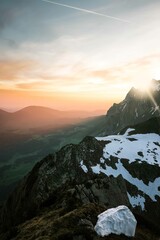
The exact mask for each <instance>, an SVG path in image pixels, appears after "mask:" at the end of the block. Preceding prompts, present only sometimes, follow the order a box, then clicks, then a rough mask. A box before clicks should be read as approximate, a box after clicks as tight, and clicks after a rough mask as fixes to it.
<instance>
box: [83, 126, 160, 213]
mask: <svg viewBox="0 0 160 240" xmlns="http://www.w3.org/2000/svg"><path fill="white" fill-rule="evenodd" d="M134 130H135V129H131V128H129V129H127V130H126V132H125V134H123V135H112V136H106V137H97V138H96V139H97V140H98V141H100V142H102V141H103V142H104V143H105V146H104V148H103V155H102V157H101V158H100V159H99V161H98V162H97V163H96V164H92V165H90V166H89V167H88V168H87V166H86V165H85V164H84V162H83V161H81V168H82V169H83V171H84V172H85V173H87V172H88V171H89V169H91V170H92V172H93V173H95V174H100V173H103V174H105V175H107V176H114V177H117V176H119V175H122V177H123V178H124V179H125V180H126V181H127V182H129V183H130V184H132V185H133V186H135V187H136V189H137V194H134V195H132V196H131V195H130V194H129V193H128V198H129V201H130V203H131V205H132V206H133V207H135V206H140V207H141V209H142V210H145V201H146V199H145V196H148V197H149V198H150V199H151V200H152V201H157V197H160V135H158V134H155V133H148V134H133V135H132V134H131V133H132V131H134ZM129 134H130V135H129ZM131 166H132V167H131ZM143 166H144V167H143ZM146 166H147V168H146ZM152 167H153V168H155V169H156V171H157V172H158V173H159V174H157V177H156V176H155V177H154V178H150V176H149V175H150V174H149V172H148V173H147V172H145V171H147V170H148V171H149V168H150V171H152V170H151V168H152ZM138 168H139V171H140V172H139V173H138V171H137V169H138ZM143 168H144V169H143ZM143 171H144V172H143ZM147 174H148V177H146V178H145V177H142V176H144V175H147ZM138 176H139V177H138Z"/></svg>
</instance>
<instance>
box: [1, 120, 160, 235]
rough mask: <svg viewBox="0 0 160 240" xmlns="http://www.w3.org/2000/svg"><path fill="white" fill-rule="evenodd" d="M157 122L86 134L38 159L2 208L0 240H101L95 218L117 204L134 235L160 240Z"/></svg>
mask: <svg viewBox="0 0 160 240" xmlns="http://www.w3.org/2000/svg"><path fill="white" fill-rule="evenodd" d="M159 121H160V118H153V119H151V120H149V121H146V122H144V123H143V124H142V125H141V124H138V125H134V126H129V127H128V128H125V129H124V130H122V132H121V133H120V134H119V135H111V136H106V137H97V138H94V137H85V138H84V139H83V140H82V141H81V142H80V143H79V144H78V145H74V144H69V145H66V146H65V147H63V148H62V149H60V150H59V151H58V152H56V153H54V154H52V155H48V156H47V157H46V158H44V159H43V160H42V161H40V162H39V163H37V164H36V165H35V167H34V168H33V170H32V171H31V172H30V173H29V174H28V175H27V176H26V177H25V178H24V179H23V180H22V181H21V182H20V183H19V185H18V186H17V188H16V189H15V190H14V192H13V193H12V194H11V195H10V197H9V198H8V200H7V201H6V203H5V205H4V206H3V208H2V209H1V235H0V239H4V240H5V239H14V240H18V239H39V240H40V239H55V240H56V239H57V240H59V239H71V240H72V239H73V240H76V239H82V240H85V239H100V237H99V236H97V235H96V232H95V231H94V226H95V224H96V221H97V216H98V215H99V214H100V213H101V212H102V211H105V210H107V209H109V208H113V207H117V206H119V205H125V206H127V207H129V208H130V209H131V211H132V212H133V214H134V215H135V217H136V220H137V222H138V225H137V230H136V234H135V237H134V239H148V240H149V239H159V236H160V231H159V230H160V229H159V222H160V135H159V134H160V130H159V128H155V127H154V126H155V124H156V123H157V122H159ZM142 126H143V127H142ZM145 126H146V127H145ZM147 127H148V128H149V131H147V130H146V131H145V132H144V129H147ZM106 239H126V237H125V236H121V235H120V236H112V235H110V236H108V237H107V238H106ZM127 239H128V238H127Z"/></svg>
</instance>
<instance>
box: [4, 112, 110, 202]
mask: <svg viewBox="0 0 160 240" xmlns="http://www.w3.org/2000/svg"><path fill="white" fill-rule="evenodd" d="M104 121H105V116H100V117H96V118H91V119H88V120H87V121H84V122H82V123H81V124H77V125H72V126H70V127H66V128H64V129H61V130H57V131H55V130H48V133H45V132H43V131H42V130H39V131H36V132H35V131H33V132H32V133H31V132H29V133H26V134H24V133H22V132H19V133H17V132H16V133H15V132H11V133H8V132H7V133H6V135H5V134H4V135H5V136H3V138H6V143H8V145H7V146H6V144H5V146H3V145H2V144H1V146H3V148H2V150H1V151H0V176H1V178H0V192H1V194H0V201H3V200H4V199H5V198H6V196H7V195H8V192H10V190H11V189H13V187H14V186H15V184H16V183H17V181H18V180H20V179H21V178H22V177H23V176H24V175H25V174H27V172H29V171H30V170H31V169H32V167H33V166H34V165H35V163H36V162H37V161H39V160H41V159H42V158H43V157H45V156H46V155H48V154H49V153H53V152H55V151H57V150H58V149H60V148H61V147H63V146H65V145H66V144H68V143H78V142H80V141H81V140H82V139H83V138H84V137H85V136H86V135H91V136H96V135H97V134H98V132H96V129H99V128H98V127H97V126H101V125H103V124H104ZM7 139H8V140H7ZM1 141H2V139H1ZM9 141H10V144H9ZM2 142H3V141H2ZM7 190H8V191H7Z"/></svg>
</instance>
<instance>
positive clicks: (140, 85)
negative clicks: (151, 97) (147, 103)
mask: <svg viewBox="0 0 160 240" xmlns="http://www.w3.org/2000/svg"><path fill="white" fill-rule="evenodd" d="M135 88H137V89H139V90H140V91H141V92H149V91H150V88H151V81H139V82H137V83H136V84H135Z"/></svg>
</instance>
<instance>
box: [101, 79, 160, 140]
mask: <svg viewBox="0 0 160 240" xmlns="http://www.w3.org/2000/svg"><path fill="white" fill-rule="evenodd" d="M158 116H160V80H159V81H157V80H152V82H151V84H150V89H149V90H148V91H145V92H142V91H140V90H139V89H136V88H134V87H133V88H131V90H130V91H129V92H128V93H127V95H126V97H125V99H124V100H123V101H122V102H120V103H118V104H116V103H114V104H113V106H112V107H111V108H110V109H109V110H108V112H107V114H106V117H105V122H104V124H103V126H99V135H100V136H102V135H103V136H105V135H108V134H113V133H114V134H117V133H119V131H121V130H122V129H123V128H125V127H126V126H128V125H135V124H138V123H141V122H144V121H146V120H149V119H150V118H153V117H158Z"/></svg>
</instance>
